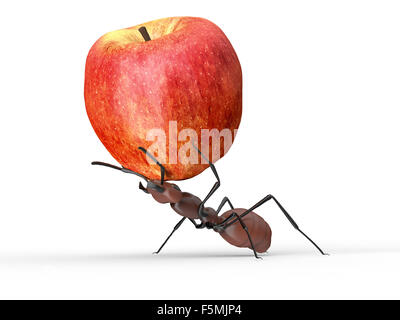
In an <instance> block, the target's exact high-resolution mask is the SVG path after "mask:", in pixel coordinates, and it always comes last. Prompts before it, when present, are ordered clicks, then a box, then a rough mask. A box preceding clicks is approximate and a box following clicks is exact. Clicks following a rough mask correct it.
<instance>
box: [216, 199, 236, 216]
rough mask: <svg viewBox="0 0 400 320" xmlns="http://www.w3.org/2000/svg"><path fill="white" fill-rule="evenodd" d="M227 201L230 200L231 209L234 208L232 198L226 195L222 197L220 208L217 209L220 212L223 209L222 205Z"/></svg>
mask: <svg viewBox="0 0 400 320" xmlns="http://www.w3.org/2000/svg"><path fill="white" fill-rule="evenodd" d="M227 202H228V204H229V206H230V207H231V209H232V210H233V209H234V208H233V204H232V202H230V200H229V199H228V197H224V198H223V199H222V201H221V204H220V205H219V207H218V209H217V213H219V212H220V211H221V209H222V207H223V206H224V204H225V203H227Z"/></svg>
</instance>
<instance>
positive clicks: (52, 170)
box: [0, 0, 400, 299]
mask: <svg viewBox="0 0 400 320" xmlns="http://www.w3.org/2000/svg"><path fill="white" fill-rule="evenodd" d="M0 12H1V19H0V25H1V30H2V40H1V43H2V45H1V51H0V58H1V59H0V70H1V73H0V81H1V82H0V85H1V88H2V90H1V91H2V92H1V108H0V134H1V149H2V153H1V154H2V156H1V159H0V161H1V168H0V170H1V172H0V177H1V180H0V181H1V182H0V183H1V186H0V187H1V201H0V298H164V299H167V298H170V299H173V298H187V299H188V298H220V299H223V298H227V299H228V298H260V299H265V298H268V299H269V298H400V294H399V290H398V286H399V284H400V277H399V272H398V270H399V267H400V234H399V231H398V230H399V225H400V215H399V213H400V203H399V187H400V169H399V162H400V148H399V139H400V126H399V116H400V112H399V108H400V94H399V88H400V59H399V57H400V43H399V41H398V40H399V32H400V20H399V19H398V17H399V14H400V4H399V3H398V2H396V1H384V2H381V1H334V2H331V1H329V2H328V1H301V2H299V1H279V2H266V1H262V2H261V1H260V2H257V3H256V2H255V1H254V2H249V1H247V2H243V1H240V2H239V1H238V2H234V1H197V2H189V1H182V2H177V1H172V0H169V1H159V2H156V1H152V2H145V1H144V2H143V4H140V2H139V1H125V2H122V1H112V2H109V1H107V2H105V1H90V2H89V1H88V2H85V3H83V2H82V1H79V3H78V2H76V3H75V2H74V3H65V4H58V3H57V2H51V1H48V2H43V1H35V2H29V1H22V2H12V3H11V2H9V3H8V4H5V3H3V4H2V9H1V10H0ZM177 15H192V16H202V17H205V18H208V19H210V20H211V21H213V22H215V23H217V24H218V25H219V26H220V27H221V28H222V29H223V30H224V32H225V33H226V34H227V36H228V37H229V39H230V40H231V42H232V44H233V46H234V47H235V49H236V51H237V54H238V56H239V59H240V61H241V63H242V69H243V74H244V110H243V111H244V112H243V119H242V124H241V127H240V129H239V132H238V135H237V140H236V142H235V143H234V145H233V147H232V149H231V151H230V152H229V153H228V155H227V156H226V157H225V158H223V159H222V160H221V161H219V162H218V163H217V169H218V170H219V174H220V176H221V178H222V187H221V188H220V190H219V191H218V192H217V194H216V196H215V197H214V198H213V199H212V200H211V201H210V204H212V205H214V206H216V205H217V204H218V203H219V201H220V200H221V199H222V197H223V196H225V195H228V196H229V197H230V198H231V199H232V201H233V202H234V204H235V205H236V206H238V207H247V206H251V205H252V204H254V203H255V202H257V201H258V200H259V199H261V198H262V197H263V196H265V195H266V194H268V193H272V194H274V195H275V196H276V197H277V198H278V199H279V200H280V201H281V202H282V204H283V205H284V206H285V207H286V208H287V210H288V211H289V212H290V213H291V214H292V215H293V217H294V218H295V220H296V221H297V222H298V223H299V225H300V226H301V227H303V229H304V231H305V232H307V233H308V234H309V235H310V236H311V237H312V238H313V239H314V240H315V241H316V242H317V243H318V244H319V245H320V246H321V247H323V248H324V249H325V250H326V251H328V252H330V253H331V255H330V256H328V257H326V256H319V255H318V254H317V252H316V251H315V250H314V249H313V248H312V247H311V246H310V245H309V244H308V243H307V242H306V241H305V240H303V238H302V237H301V236H300V235H299V234H297V233H296V232H295V231H293V230H292V229H291V226H290V224H288V222H287V221H286V220H285V219H284V218H283V216H282V214H281V213H280V212H279V210H278V209H277V208H276V207H275V206H274V205H273V204H267V205H264V206H263V207H261V208H259V209H258V210H257V212H258V213H259V214H261V215H262V216H263V217H264V218H265V219H266V220H267V221H268V222H269V223H270V224H271V226H272V230H273V243H272V247H271V250H270V252H269V254H267V255H266V256H265V257H264V259H263V260H262V261H257V260H255V259H254V258H252V256H251V252H250V251H249V250H245V249H238V248H235V247H231V246H229V245H228V244H227V243H225V242H224V241H223V240H222V239H220V238H219V236H218V235H217V234H215V233H213V232H211V231H205V230H203V231H196V230H194V229H193V227H192V226H191V225H190V224H189V223H186V224H184V226H183V227H182V230H180V231H179V232H177V234H176V235H175V236H174V237H173V238H172V239H171V240H170V242H169V243H168V245H167V246H166V247H165V249H164V252H163V253H162V254H161V255H159V256H153V255H151V252H152V251H154V250H155V249H156V248H158V246H159V245H160V244H161V243H162V241H163V240H164V238H165V237H166V236H167V234H168V233H169V232H170V230H171V229H172V227H173V226H174V225H175V223H176V222H177V221H178V219H179V217H178V216H177V215H175V214H174V213H173V212H172V211H171V210H170V209H169V208H168V206H162V205H157V204H155V203H154V202H153V201H152V200H151V199H150V198H149V197H147V196H146V195H145V194H144V193H142V192H141V191H139V190H138V189H137V184H138V179H136V178H135V177H133V176H129V175H124V174H120V173H118V172H115V171H113V170H111V169H110V170H108V169H106V168H100V167H91V166H90V161H92V160H102V161H108V162H113V159H112V158H111V156H110V155H109V154H108V152H107V151H106V150H105V148H104V147H103V146H102V145H101V143H100V141H99V140H98V139H97V137H96V136H95V134H94V132H93V130H92V128H91V126H90V124H89V121H88V119H87V116H86V113H85V107H84V100H83V79H84V64H85V59H86V55H87V52H88V50H89V48H90V46H91V45H92V44H93V42H94V41H95V40H96V39H97V38H98V37H99V36H101V35H102V34H103V33H105V32H107V31H111V30H115V29H119V28H122V27H128V26H132V25H136V24H138V23H142V22H145V21H148V20H152V19H156V18H161V17H167V16H177ZM213 183H214V178H213V176H212V174H211V172H209V171H206V172H204V173H203V174H202V175H200V176H198V177H196V178H195V179H193V180H190V181H185V182H183V183H181V184H180V185H181V187H182V188H184V189H186V190H188V191H191V192H193V193H196V194H198V195H199V196H202V197H203V196H205V194H206V193H207V192H208V190H209V188H210V187H211V186H212V184H213Z"/></svg>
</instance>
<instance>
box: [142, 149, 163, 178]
mask: <svg viewBox="0 0 400 320" xmlns="http://www.w3.org/2000/svg"><path fill="white" fill-rule="evenodd" d="M139 150H141V151H143V152H144V153H145V154H146V155H148V156H149V157H150V158H151V159H152V160H153V161H154V162H155V163H156V164H157V165H158V166H159V167H160V169H161V184H163V183H164V175H165V168H164V166H163V165H162V164H161V163H160V162H158V160H157V159H156V158H155V157H154V156H153V155H152V154H151V153H150V152H148V151H147V150H146V149H145V148H143V147H139Z"/></svg>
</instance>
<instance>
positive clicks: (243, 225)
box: [223, 212, 262, 259]
mask: <svg viewBox="0 0 400 320" xmlns="http://www.w3.org/2000/svg"><path fill="white" fill-rule="evenodd" d="M232 215H233V216H235V217H236V219H235V221H236V222H237V221H239V223H240V225H241V226H242V228H243V230H244V231H246V233H247V237H248V238H249V241H250V245H251V249H252V250H253V253H254V256H255V257H256V258H257V259H262V258H261V257H259V256H258V254H257V252H256V249H255V248H254V244H253V240H252V239H251V236H250V232H249V229H248V228H247V226H246V224H245V223H244V222H243V220H242V218H241V216H239V215H238V214H237V213H236V212H233V213H232ZM231 224H232V223H229V224H226V225H225V226H224V227H223V229H226V228H227V227H228V226H230V225H231Z"/></svg>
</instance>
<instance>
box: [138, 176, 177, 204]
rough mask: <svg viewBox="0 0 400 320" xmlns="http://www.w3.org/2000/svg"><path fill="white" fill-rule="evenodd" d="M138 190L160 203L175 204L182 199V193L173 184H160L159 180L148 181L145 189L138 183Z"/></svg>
mask: <svg viewBox="0 0 400 320" xmlns="http://www.w3.org/2000/svg"><path fill="white" fill-rule="evenodd" d="M139 189H140V190H142V191H143V192H145V193H150V194H151V195H152V197H153V198H154V200H156V201H157V202H160V203H177V202H179V201H180V200H181V199H182V191H181V189H179V187H178V186H177V185H176V184H174V183H169V182H163V184H161V181H160V180H148V181H147V187H146V188H145V187H144V186H143V185H142V183H141V182H139Z"/></svg>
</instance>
